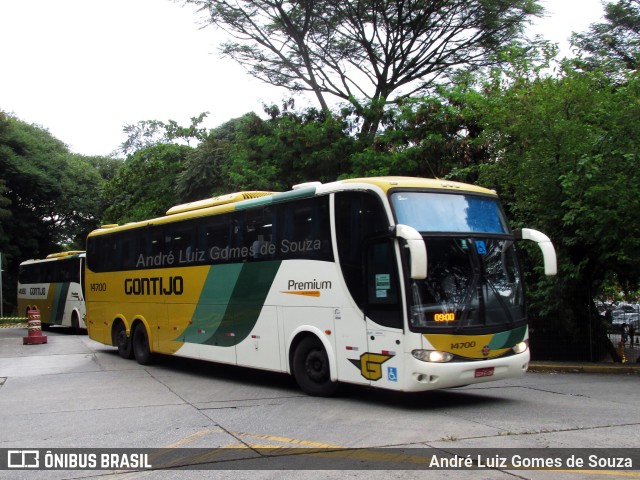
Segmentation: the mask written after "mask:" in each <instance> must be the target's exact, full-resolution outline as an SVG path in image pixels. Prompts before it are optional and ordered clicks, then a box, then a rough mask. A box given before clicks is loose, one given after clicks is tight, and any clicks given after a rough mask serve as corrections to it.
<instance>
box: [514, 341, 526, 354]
mask: <svg viewBox="0 0 640 480" xmlns="http://www.w3.org/2000/svg"><path fill="white" fill-rule="evenodd" d="M528 348H529V343H528V342H527V341H526V340H525V341H524V342H520V343H517V344H516V345H515V346H514V347H513V351H514V352H516V353H523V352H526V351H527V349H528Z"/></svg>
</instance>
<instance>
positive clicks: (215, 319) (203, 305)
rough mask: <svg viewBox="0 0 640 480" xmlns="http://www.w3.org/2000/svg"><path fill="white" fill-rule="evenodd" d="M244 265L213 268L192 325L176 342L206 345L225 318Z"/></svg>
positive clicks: (203, 288)
mask: <svg viewBox="0 0 640 480" xmlns="http://www.w3.org/2000/svg"><path fill="white" fill-rule="evenodd" d="M241 270H242V264H241V263H238V264H229V265H218V266H212V267H211V268H210V269H209V273H208V275H207V278H206V280H205V282H204V286H203V287H202V292H200V298H199V299H198V305H197V306H196V309H195V311H194V312H193V317H192V318H191V325H189V327H187V329H186V330H185V331H184V333H183V334H181V335H180V336H179V337H178V338H176V340H178V341H182V342H189V343H204V342H205V341H206V340H207V339H209V338H210V337H211V336H212V335H213V334H214V333H215V332H216V330H217V329H218V327H219V326H220V324H221V323H222V320H223V318H224V315H225V312H226V310H227V305H228V304H229V299H230V298H231V294H232V293H233V288H234V287H235V285H236V283H237V281H238V276H239V275H240V272H241Z"/></svg>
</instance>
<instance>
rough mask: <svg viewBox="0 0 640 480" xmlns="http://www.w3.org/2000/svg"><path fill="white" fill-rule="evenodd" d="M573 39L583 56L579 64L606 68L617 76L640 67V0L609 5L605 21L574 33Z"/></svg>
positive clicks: (621, 1) (592, 67)
mask: <svg viewBox="0 0 640 480" xmlns="http://www.w3.org/2000/svg"><path fill="white" fill-rule="evenodd" d="M572 42H573V44H574V45H576V46H577V47H578V48H579V49H580V51H581V55H580V57H579V58H578V59H577V60H576V64H577V65H578V66H580V67H582V68H586V69H589V70H601V69H603V68H605V69H606V71H607V72H608V73H609V74H610V75H612V76H614V77H616V76H617V75H618V72H620V71H621V70H637V69H638V66H640V0H618V2H616V3H614V2H609V3H607V4H605V22H602V23H594V24H592V25H591V27H590V28H589V31H588V32H585V33H574V34H573V36H572Z"/></svg>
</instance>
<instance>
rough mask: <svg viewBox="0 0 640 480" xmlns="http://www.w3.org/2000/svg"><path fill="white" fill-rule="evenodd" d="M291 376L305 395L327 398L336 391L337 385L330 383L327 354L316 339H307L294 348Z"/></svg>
mask: <svg viewBox="0 0 640 480" xmlns="http://www.w3.org/2000/svg"><path fill="white" fill-rule="evenodd" d="M293 376H294V378H295V379H296V382H297V383H298V385H299V386H300V388H301V389H302V391H303V392H305V393H306V394H307V395H312V396H317V397H329V396H331V395H333V394H334V393H335V392H336V390H337V389H338V383H337V382H332V381H331V375H330V370H329V357H328V356H327V352H326V350H325V349H324V347H323V346H322V342H320V340H318V339H317V338H316V337H307V338H305V339H303V340H302V341H301V342H300V343H299V344H298V346H297V347H296V350H295V352H294V354H293Z"/></svg>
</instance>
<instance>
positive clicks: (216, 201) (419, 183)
mask: <svg viewBox="0 0 640 480" xmlns="http://www.w3.org/2000/svg"><path fill="white" fill-rule="evenodd" d="M362 188H371V189H376V188H377V189H380V190H382V191H383V192H384V193H385V194H387V193H388V192H389V190H392V189H395V188H416V189H429V190H447V191H455V192H471V193H480V194H484V195H492V196H496V195H497V194H496V192H495V191H494V190H489V189H486V188H482V187H478V186H476V185H471V184H466V183H460V182H454V181H450V180H440V179H430V178H417V177H400V176H397V177H392V176H389V177H369V178H350V179H345V180H337V181H335V182H330V183H320V182H308V183H303V184H300V185H295V186H294V187H293V189H292V190H289V191H287V192H266V191H246V192H236V193H229V194H226V195H219V196H216V197H212V198H207V199H203V200H198V201H195V202H189V203H185V204H181V205H176V206H174V207H171V208H170V209H169V210H167V213H166V216H164V217H158V218H154V219H149V220H143V221H139V222H132V223H127V224H124V225H118V224H109V225H103V226H102V227H100V228H99V229H97V230H94V231H93V232H91V233H90V234H89V235H90V236H93V235H95V234H102V233H107V232H110V231H112V230H114V229H117V230H118V231H120V230H128V229H135V228H138V227H142V226H146V225H150V224H162V223H170V222H173V221H177V220H183V219H187V218H193V217H199V216H206V215H215V214H221V213H226V212H232V211H237V210H246V209H249V208H251V207H254V206H257V205H269V204H275V203H281V202H284V201H287V200H292V199H295V198H309V197H313V196H314V195H316V194H327V193H332V192H337V191H341V190H351V189H362Z"/></svg>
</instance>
